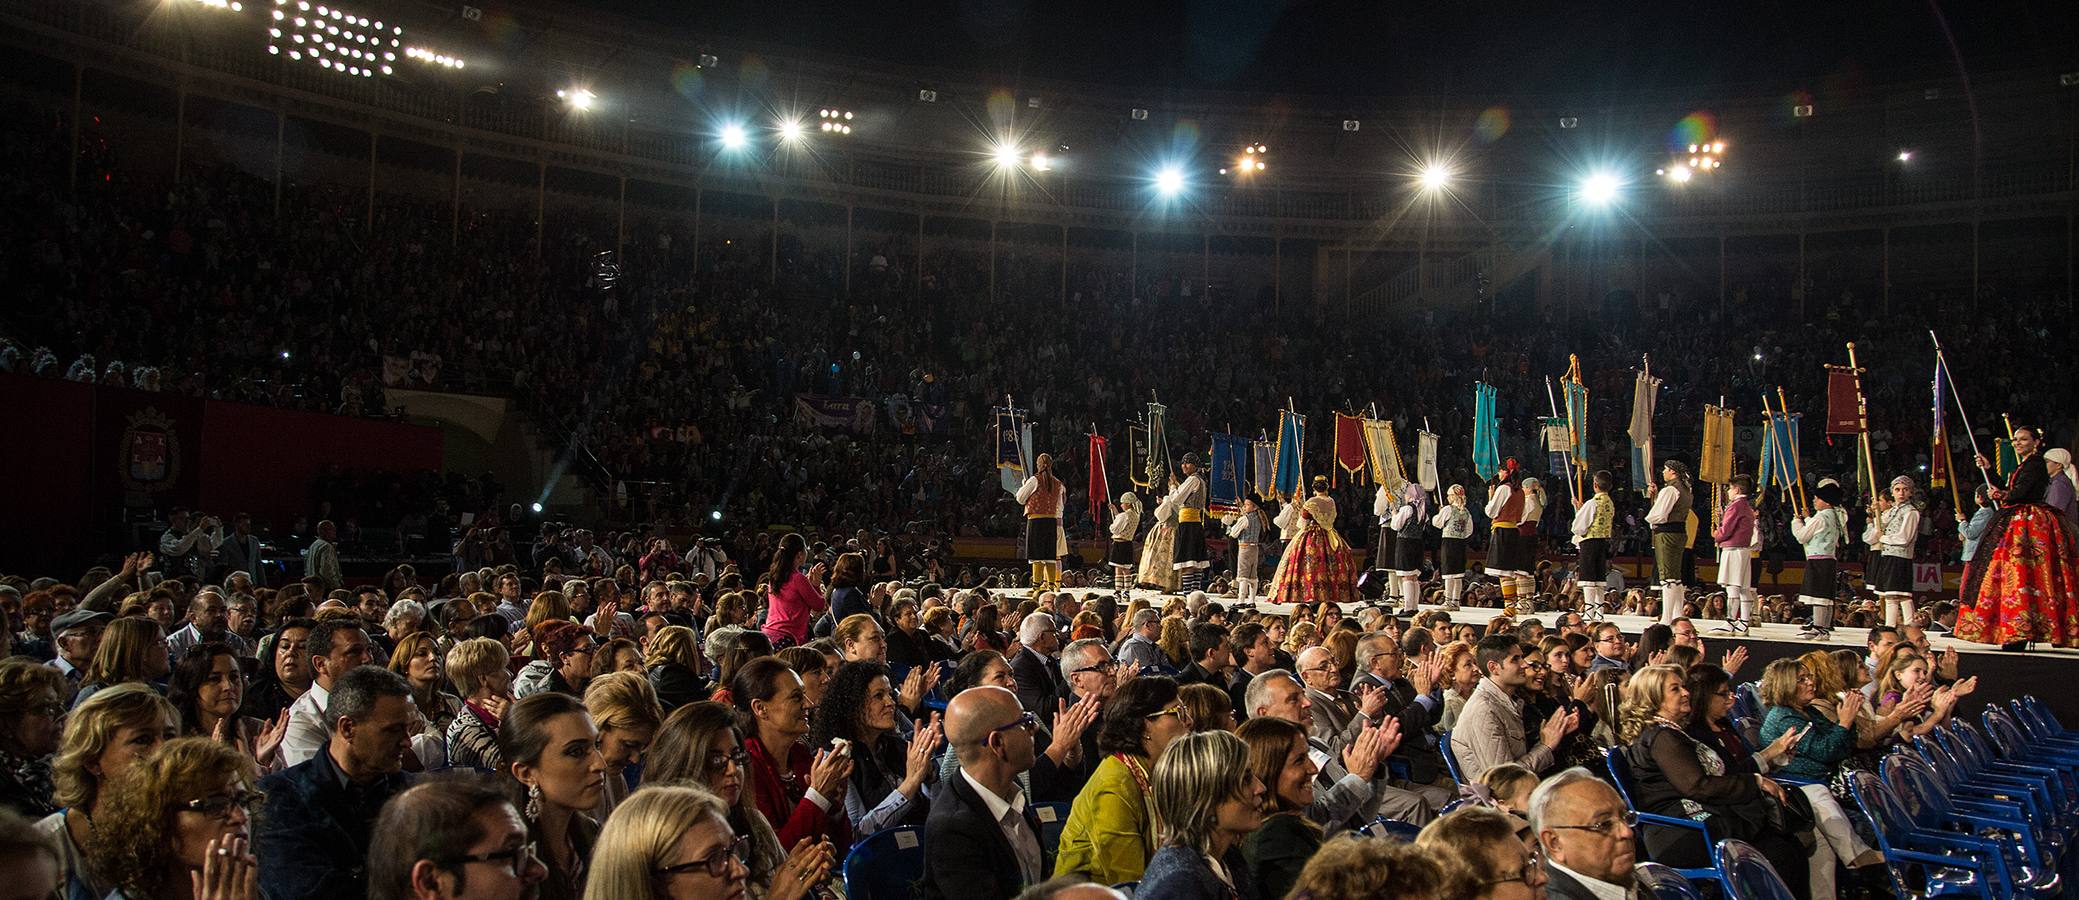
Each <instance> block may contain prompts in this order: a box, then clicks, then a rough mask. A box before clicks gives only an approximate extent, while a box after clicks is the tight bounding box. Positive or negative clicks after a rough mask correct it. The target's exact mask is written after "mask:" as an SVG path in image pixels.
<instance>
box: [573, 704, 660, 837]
mask: <svg viewBox="0 0 2079 900" xmlns="http://www.w3.org/2000/svg"><path fill="white" fill-rule="evenodd" d="M585 709H586V711H588V712H590V713H591V714H592V721H593V723H594V724H595V725H597V726H598V727H599V752H600V753H601V754H602V755H604V756H605V757H606V783H605V785H604V786H603V787H602V789H601V790H600V792H599V806H598V807H597V808H596V809H594V810H592V818H593V820H594V821H599V822H604V821H606V818H607V815H608V814H609V813H612V812H613V811H614V807H615V806H617V805H619V804H620V802H621V801H622V800H623V799H625V798H626V797H627V796H628V792H629V791H631V790H633V789H634V788H635V784H634V782H635V780H636V779H637V778H639V777H640V775H641V769H640V767H641V765H642V756H643V751H645V750H647V749H649V746H650V742H651V741H652V740H653V739H654V738H655V737H656V736H657V729H658V728H659V727H662V726H663V724H664V710H663V709H662V708H661V707H659V706H658V705H657V695H656V694H655V693H654V692H652V691H651V690H650V680H649V679H648V678H646V677H644V676H643V673H641V672H611V673H608V674H605V675H600V676H598V677H596V678H593V679H592V683H591V684H590V685H587V686H586V687H585Z"/></svg>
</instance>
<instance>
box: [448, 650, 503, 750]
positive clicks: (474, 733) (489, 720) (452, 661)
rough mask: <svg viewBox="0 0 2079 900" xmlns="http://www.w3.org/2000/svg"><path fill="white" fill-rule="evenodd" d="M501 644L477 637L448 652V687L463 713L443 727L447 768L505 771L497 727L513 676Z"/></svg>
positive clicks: (458, 713) (456, 715)
mask: <svg viewBox="0 0 2079 900" xmlns="http://www.w3.org/2000/svg"><path fill="white" fill-rule="evenodd" d="M510 660H511V657H510V656H509V655H508V654H507V651H506V649H505V644H503V643H501V642H499V641H498V639H496V638H487V637H477V638H469V639H467V640H464V641H461V642H458V643H456V644H455V646H454V647H452V648H450V649H449V650H448V659H447V663H448V665H447V669H448V682H449V683H450V684H452V685H454V687H455V692H456V693H458V694H460V695H461V700H462V709H461V710H460V711H459V712H457V713H455V718H454V720H453V721H451V722H449V723H448V732H447V734H446V735H445V737H446V741H445V743H446V746H447V753H448V765H449V766H450V767H453V768H457V769H475V770H477V771H479V772H496V771H499V770H501V769H503V768H505V757H503V756H501V755H500V754H499V752H498V723H499V720H501V719H503V718H504V717H505V711H506V709H508V708H509V707H510V706H511V705H512V684H513V673H512V668H511V667H510Z"/></svg>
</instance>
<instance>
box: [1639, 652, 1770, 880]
mask: <svg viewBox="0 0 2079 900" xmlns="http://www.w3.org/2000/svg"><path fill="white" fill-rule="evenodd" d="M1687 676H1688V673H1686V672H1684V671H1683V670H1682V668H1681V667H1680V666H1671V665H1654V666H1646V667H1644V668H1642V669H1640V670H1638V671H1636V672H1633V673H1632V675H1631V681H1630V683H1629V684H1628V685H1626V687H1625V692H1624V705H1623V707H1622V708H1621V709H1620V711H1619V713H1618V726H1617V738H1618V740H1619V741H1620V742H1622V743H1623V744H1626V745H1628V746H1626V747H1625V748H1624V749H1623V750H1622V752H1623V753H1624V756H1625V760H1626V762H1628V763H1629V764H1630V767H1631V775H1632V790H1631V800H1632V803H1633V805H1634V808H1636V809H1637V810H1638V811H1639V812H1642V813H1654V814H1657V815H1663V816H1672V817H1676V818H1683V819H1691V820H1695V821H1700V822H1702V823H1704V825H1705V827H1706V828H1708V829H1709V831H1710V838H1709V839H1710V840H1712V841H1718V840H1723V839H1725V838H1738V839H1740V840H1743V841H1746V842H1747V843H1750V844H1753V845H1754V847H1755V849H1757V850H1760V851H1761V853H1762V855H1763V856H1766V857H1768V860H1769V862H1770V864H1772V865H1774V866H1775V867H1776V873H1777V874H1778V875H1781V876H1783V882H1784V883H1785V884H1787V885H1789V886H1790V888H1791V891H1792V893H1793V894H1795V895H1796V896H1797V897H1799V898H1800V900H1810V879H1809V870H1810V867H1809V861H1808V859H1807V857H1806V852H1805V848H1804V844H1803V842H1802V841H1801V840H1800V838H1799V837H1798V836H1796V835H1795V834H1793V833H1792V829H1793V828H1797V829H1800V830H1804V831H1809V830H1810V829H1811V823H1810V822H1809V821H1806V822H1803V823H1797V822H1795V821H1794V820H1793V819H1791V818H1789V817H1788V815H1787V813H1786V810H1785V806H1784V804H1785V803H1787V802H1788V801H1789V796H1790V795H1789V794H1788V793H1786V791H1785V789H1784V788H1783V786H1782V785H1780V784H1777V783H1776V782H1774V781H1772V780H1770V779H1769V777H1768V776H1766V775H1762V774H1759V773H1755V774H1745V775H1736V774H1732V773H1729V772H1728V771H1727V770H1726V764H1725V760H1724V758H1722V757H1720V756H1719V755H1718V754H1717V753H1716V752H1714V751H1713V750H1711V749H1710V747H1709V746H1707V745H1705V744H1703V743H1701V742H1699V741H1697V740H1696V739H1695V738H1693V737H1690V736H1689V734H1688V732H1687V731H1686V730H1684V727H1683V724H1682V723H1684V722H1687V721H1689V718H1690V704H1691V698H1690V696H1689V687H1688V684H1687ZM1699 702H1700V701H1699ZM1640 837H1642V838H1643V839H1644V840H1645V845H1646V850H1647V856H1648V858H1650V859H1653V860H1655V861H1658V862H1662V863H1665V864H1667V865H1670V866H1676V867H1678V868H1681V867H1691V866H1698V865H1704V864H1706V863H1707V862H1708V859H1709V856H1708V852H1707V848H1706V847H1705V846H1704V843H1703V839H1702V838H1700V837H1699V836H1698V835H1697V834H1696V832H1694V831H1690V830H1687V829H1672V828H1653V827H1647V828H1644V829H1642V833H1641V835H1640Z"/></svg>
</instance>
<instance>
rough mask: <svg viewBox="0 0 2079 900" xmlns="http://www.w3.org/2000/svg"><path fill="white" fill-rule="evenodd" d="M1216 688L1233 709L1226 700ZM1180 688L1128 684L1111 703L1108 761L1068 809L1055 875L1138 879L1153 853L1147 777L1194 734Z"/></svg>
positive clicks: (1105, 740)
mask: <svg viewBox="0 0 2079 900" xmlns="http://www.w3.org/2000/svg"><path fill="white" fill-rule="evenodd" d="M1211 690H1212V691H1213V692H1214V693H1216V694H1218V695H1219V697H1220V701H1219V705H1220V706H1221V707H1223V708H1224V707H1225V706H1226V705H1227V695H1226V692H1225V691H1222V690H1220V689H1219V688H1211ZM1190 715H1191V714H1190V712H1188V711H1187V710H1186V708H1185V707H1184V705H1183V703H1181V702H1180V701H1179V700H1178V696H1177V683H1176V682H1174V681H1171V680H1170V679H1168V678H1166V677H1163V676H1160V675H1144V676H1141V677H1139V678H1135V679H1133V680H1131V681H1128V682H1127V683H1126V684H1125V685H1122V686H1121V687H1120V688H1119V690H1118V692H1117V693H1115V694H1113V695H1112V702H1110V703H1107V704H1105V708H1104V717H1103V719H1102V721H1101V723H1100V724H1099V725H1098V732H1097V749H1098V751H1099V752H1102V753H1103V754H1104V755H1105V758H1104V761H1102V762H1100V763H1098V764H1097V769H1096V770H1095V771H1094V772H1092V773H1091V775H1090V779H1089V780H1088V781H1087V782H1085V783H1084V784H1083V791H1082V793H1080V794H1077V795H1076V799H1075V802H1074V804H1072V805H1071V806H1070V807H1069V813H1068V821H1067V822H1066V823H1065V824H1063V826H1062V829H1061V842H1060V846H1059V848H1058V849H1057V850H1056V851H1055V856H1054V873H1055V874H1057V875H1066V874H1068V873H1071V872H1080V873H1083V874H1085V875H1088V876H1089V877H1090V878H1091V879H1092V880H1094V881H1098V882H1101V883H1104V884H1118V883H1120V882H1124V881H1139V880H1141V874H1142V873H1143V872H1144V871H1146V869H1147V866H1148V858H1149V857H1150V856H1153V855H1154V853H1155V833H1156V825H1155V822H1153V821H1151V820H1150V818H1149V805H1148V802H1149V801H1148V784H1149V772H1150V770H1151V769H1152V768H1153V767H1154V765H1155V764H1156V763H1157V762H1159V761H1160V760H1161V759H1162V754H1163V752H1164V751H1165V750H1167V749H1168V748H1169V745H1170V743H1171V742H1172V741H1175V740H1176V739H1177V738H1179V737H1182V736H1184V735H1185V734H1188V733H1190V731H1191V724H1192V723H1191V719H1190Z"/></svg>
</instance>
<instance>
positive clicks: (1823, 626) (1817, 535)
mask: <svg viewBox="0 0 2079 900" xmlns="http://www.w3.org/2000/svg"><path fill="white" fill-rule="evenodd" d="M1790 536H1791V537H1794V538H1797V542H1798V543H1799V544H1801V545H1803V546H1804V548H1805V583H1804V586H1803V587H1801V588H1799V589H1798V599H1799V600H1801V601H1803V602H1805V603H1809V604H1811V605H1812V624H1811V625H1809V626H1806V628H1805V630H1804V631H1803V632H1801V633H1800V634H1799V636H1800V637H1803V638H1806V639H1808V640H1810V639H1815V638H1823V637H1826V636H1827V635H1830V634H1833V633H1834V592H1835V590H1836V588H1835V583H1836V581H1835V573H1836V572H1837V569H1836V563H1835V561H1834V555H1835V554H1837V553H1839V552H1841V544H1842V543H1843V542H1845V541H1847V540H1848V513H1847V512H1846V511H1844V510H1842V509H1841V483H1840V482H1838V481H1835V480H1833V479H1831V478H1822V479H1820V480H1819V486H1818V487H1815V488H1813V489H1812V515H1811V517H1810V518H1794V519H1791V520H1790Z"/></svg>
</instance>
